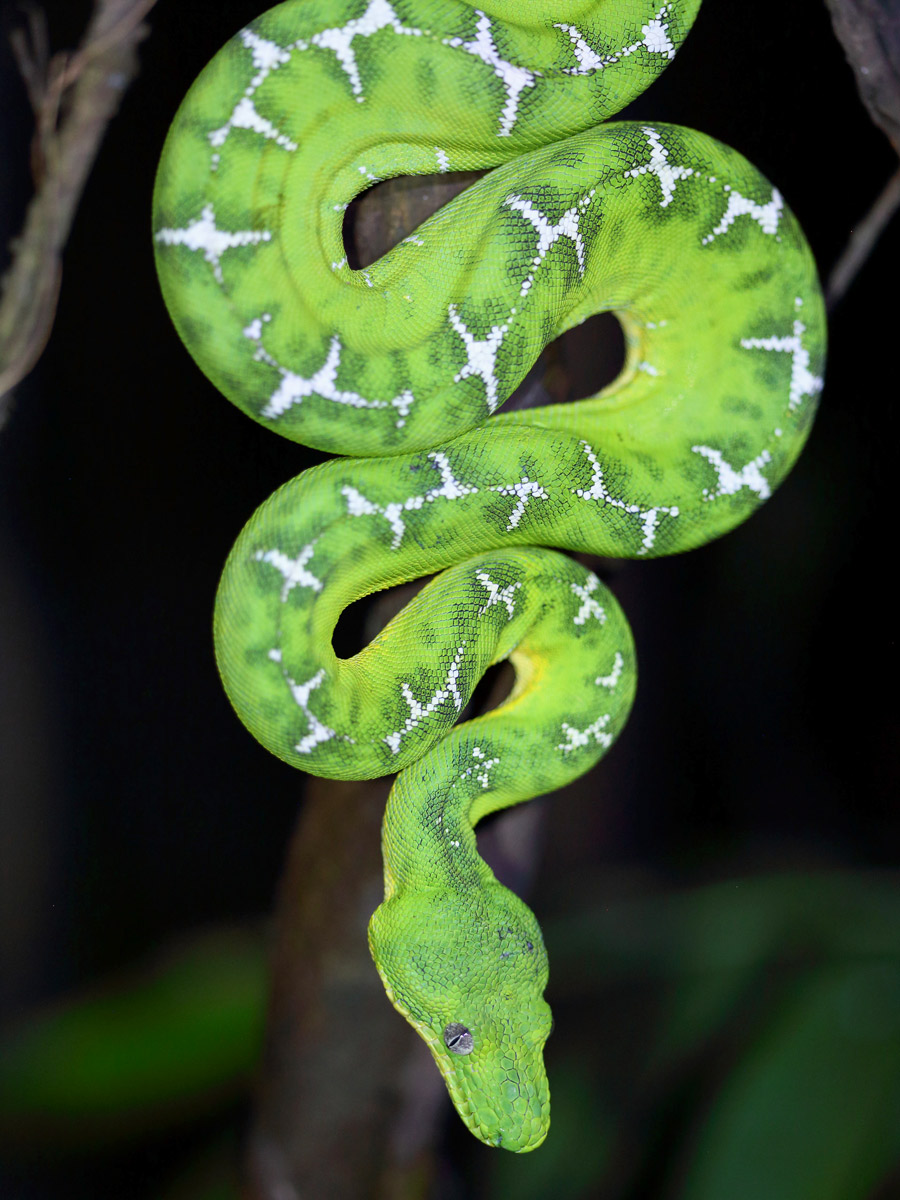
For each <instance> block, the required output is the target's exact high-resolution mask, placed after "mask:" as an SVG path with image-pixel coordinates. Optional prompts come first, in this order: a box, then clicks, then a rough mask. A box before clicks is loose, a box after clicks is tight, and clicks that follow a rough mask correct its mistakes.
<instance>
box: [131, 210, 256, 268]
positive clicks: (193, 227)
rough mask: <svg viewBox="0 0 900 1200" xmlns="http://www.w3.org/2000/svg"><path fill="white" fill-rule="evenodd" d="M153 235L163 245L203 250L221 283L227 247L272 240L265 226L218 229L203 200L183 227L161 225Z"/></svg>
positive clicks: (213, 214) (233, 247)
mask: <svg viewBox="0 0 900 1200" xmlns="http://www.w3.org/2000/svg"><path fill="white" fill-rule="evenodd" d="M154 239H155V240H156V241H157V242H162V243H163V245H164V246H187V248H188V250H200V251H202V253H203V257H204V258H205V259H206V261H207V262H208V263H209V265H210V266H211V267H212V269H213V275H214V276H215V278H216V282H217V283H222V282H223V279H222V263H221V259H222V255H223V254H224V253H225V252H226V251H227V250H234V249H235V248H236V247H237V246H258V245H259V243H260V242H268V241H271V239H272V234H271V233H270V232H269V230H268V229H242V230H227V229H219V228H218V227H217V226H216V214H215V210H214V209H213V206H212V205H211V204H206V205H204V207H203V210H202V212H201V213H200V216H199V217H198V218H197V219H196V220H195V221H191V223H190V224H189V225H187V226H185V228H184V229H160V230H159V231H158V232H157V233H156V234H154Z"/></svg>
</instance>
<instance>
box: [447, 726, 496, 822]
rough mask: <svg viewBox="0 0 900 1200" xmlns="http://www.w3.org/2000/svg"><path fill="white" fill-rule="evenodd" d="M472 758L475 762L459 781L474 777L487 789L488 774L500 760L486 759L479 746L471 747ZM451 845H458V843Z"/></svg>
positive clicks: (467, 768) (488, 782)
mask: <svg viewBox="0 0 900 1200" xmlns="http://www.w3.org/2000/svg"><path fill="white" fill-rule="evenodd" d="M472 757H473V758H474V759H475V762H474V763H473V764H472V765H471V766H470V767H466V769H465V771H463V773H462V775H460V779H468V778H470V776H472V775H474V776H475V778H476V779H477V780H478V782H479V783H480V784H481V786H482V787H483V788H485V789H487V788H488V787H490V783H491V779H490V772H491V771H492V770H493V768H494V767H496V765H497V763H498V762H499V761H500V759H499V758H487V757H486V756H485V753H484V751H483V750H482V749H481V747H480V746H473V747H472ZM453 844H454V845H457V846H458V845H459V843H458V842H456V843H453Z"/></svg>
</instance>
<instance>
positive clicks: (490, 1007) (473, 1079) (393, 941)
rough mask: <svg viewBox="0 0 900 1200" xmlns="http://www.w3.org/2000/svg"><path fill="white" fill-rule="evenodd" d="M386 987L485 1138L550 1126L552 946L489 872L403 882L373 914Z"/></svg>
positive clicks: (537, 1138) (495, 1142)
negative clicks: (480, 878)
mask: <svg viewBox="0 0 900 1200" xmlns="http://www.w3.org/2000/svg"><path fill="white" fill-rule="evenodd" d="M369 944H370V947H371V950H372V957H373V958H374V959H375V964H376V966H377V967H378V970H379V973H380V974H381V978H382V980H383V981H384V985H385V988H386V989H387V993H388V996H389V997H390V999H391V1001H392V1003H393V1004H394V1006H395V1008H397V1009H398V1010H399V1011H400V1012H401V1013H403V1015H404V1016H405V1017H406V1019H407V1020H408V1021H409V1022H410V1024H411V1025H412V1026H413V1027H414V1028H415V1029H416V1030H417V1031H418V1032H419V1033H420V1034H421V1036H422V1037H423V1038H424V1039H425V1041H426V1043H427V1044H428V1047H429V1049H430V1050H431V1053H432V1054H433V1055H434V1059H435V1062H436V1063H437V1065H438V1068H439V1070H440V1072H441V1074H442V1075H443V1077H444V1080H445V1082H446V1084H447V1088H448V1090H449V1092H450V1097H451V1099H452V1101H453V1103H454V1105H455V1106H456V1110H457V1112H458V1113H459V1115H460V1116H461V1117H462V1119H463V1121H464V1122H465V1123H466V1125H467V1126H468V1128H469V1129H470V1130H471V1132H472V1133H474V1134H475V1136H476V1137H478V1138H480V1139H481V1141H483V1142H486V1143H487V1144H488V1145H490V1146H502V1147H503V1148H504V1149H507V1150H513V1151H516V1152H518V1153H523V1152H525V1151H527V1150H534V1149H536V1148H537V1147H538V1146H539V1145H540V1144H541V1142H543V1140H544V1138H545V1137H546V1136H547V1131H548V1129H549V1127H550V1090H549V1087H548V1085H547V1076H546V1073H545V1071H544V1061H543V1052H544V1043H545V1041H546V1040H547V1037H548V1035H549V1033H550V1028H551V1025H552V1020H551V1016H550V1007H549V1005H548V1004H547V1002H546V1001H545V1000H544V998H543V992H544V988H545V987H546V985H547V953H546V950H545V949H544V941H543V938H542V936H541V931H540V928H539V926H538V923H537V921H536V919H535V917H534V914H533V913H532V912H531V911H530V909H529V908H528V907H527V906H526V905H525V904H523V903H522V901H521V900H519V898H518V897H517V896H515V895H513V893H512V892H510V891H508V890H507V889H506V888H504V887H502V886H501V885H500V884H498V883H497V882H496V881H493V882H492V883H490V884H489V885H487V886H485V885H484V884H483V883H481V882H479V883H478V884H477V885H473V887H472V889H471V891H459V892H456V891H454V892H450V891H439V890H430V889H429V890H425V891H421V892H415V893H404V892H402V891H401V892H399V893H395V894H394V895H393V896H391V898H390V899H388V900H386V901H385V902H384V903H383V904H382V905H381V906H380V907H379V908H378V910H377V911H376V912H375V914H374V916H373V917H372V920H371V922H370V925H369Z"/></svg>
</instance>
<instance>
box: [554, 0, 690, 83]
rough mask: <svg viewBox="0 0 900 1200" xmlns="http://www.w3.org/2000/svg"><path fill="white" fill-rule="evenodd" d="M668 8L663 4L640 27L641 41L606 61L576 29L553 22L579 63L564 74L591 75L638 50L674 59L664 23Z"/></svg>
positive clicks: (673, 49)
mask: <svg viewBox="0 0 900 1200" xmlns="http://www.w3.org/2000/svg"><path fill="white" fill-rule="evenodd" d="M671 7H672V6H671V4H664V5H663V6H662V8H660V9H658V10H657V13H656V16H655V17H651V19H650V20H649V21H648V22H647V24H646V25H644V26H642V27H641V37H640V38H639V39H638V41H636V42H634V43H632V45H630V46H623V47H622V49H621V50H617V51H616V52H615V53H614V54H610V55H609V56H608V57H607V58H604V57H603V56H602V55H600V54H598V53H597V51H596V50H594V49H593V48H592V47H591V46H589V45H588V43H587V42H586V41H585V40H584V38H583V36H582V34H581V31H580V30H579V29H578V28H577V27H576V26H575V25H565V24H563V23H562V22H559V21H555V22H554V25H555V27H556V28H557V29H561V30H562V31H563V33H567V34H568V35H569V40H570V41H571V43H572V51H573V53H574V55H575V57H576V58H577V59H578V66H577V67H566V68H565V71H566V73H567V74H569V75H590V74H591V72H592V71H602V70H603V68H604V67H611V66H612V65H613V64H614V63H617V62H618V61H619V60H620V59H622V58H627V57H628V56H629V55H630V54H634V53H635V52H636V51H638V50H640V49H641V47H643V48H644V49H645V50H647V52H648V53H650V54H664V55H665V56H666V58H674V57H675V46H674V45H673V44H672V41H671V39H670V38H669V27H668V25H666V23H665V22H664V21H663V17H665V16H666V15H667V14H668V12H669V9H670V8H671Z"/></svg>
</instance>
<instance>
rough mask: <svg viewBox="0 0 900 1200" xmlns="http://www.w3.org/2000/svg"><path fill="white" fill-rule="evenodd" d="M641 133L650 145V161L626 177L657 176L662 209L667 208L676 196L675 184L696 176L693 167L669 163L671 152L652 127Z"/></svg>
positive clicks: (635, 168)
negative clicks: (680, 180) (674, 165)
mask: <svg viewBox="0 0 900 1200" xmlns="http://www.w3.org/2000/svg"><path fill="white" fill-rule="evenodd" d="M641 132H642V133H643V134H644V135H645V137H646V138H647V141H648V142H649V143H650V161H649V162H648V163H645V164H644V165H643V166H640V167H633V168H632V169H631V170H630V171H626V172H625V175H626V177H632V178H635V179H636V178H637V176H638V175H647V174H651V175H655V176H656V178H657V179H658V180H659V186H660V189H661V190H662V200H661V201H660V205H659V206H660V208H666V207H667V205H669V204H670V203H671V202H672V197H673V196H674V195H675V184H676V183H677V182H678V180H679V179H689V178H690V177H691V175H693V174H694V168H693V167H673V166H672V165H671V164H670V163H669V151H668V150H667V149H666V147H665V146H664V145H663V144H662V141H661V139H660V136H659V134H658V133H657V131H656V130H655V129H654V128H653V127H652V126H650V125H644V126H642V128H641Z"/></svg>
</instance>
